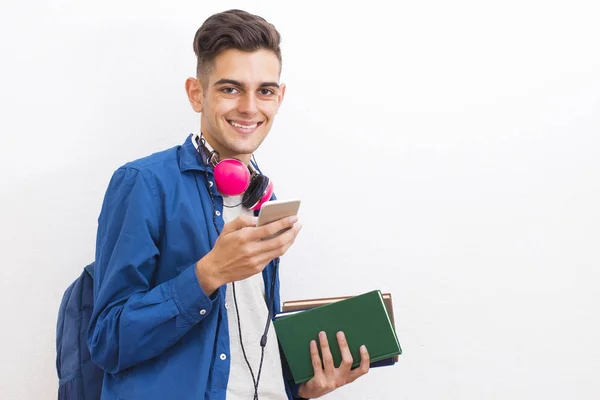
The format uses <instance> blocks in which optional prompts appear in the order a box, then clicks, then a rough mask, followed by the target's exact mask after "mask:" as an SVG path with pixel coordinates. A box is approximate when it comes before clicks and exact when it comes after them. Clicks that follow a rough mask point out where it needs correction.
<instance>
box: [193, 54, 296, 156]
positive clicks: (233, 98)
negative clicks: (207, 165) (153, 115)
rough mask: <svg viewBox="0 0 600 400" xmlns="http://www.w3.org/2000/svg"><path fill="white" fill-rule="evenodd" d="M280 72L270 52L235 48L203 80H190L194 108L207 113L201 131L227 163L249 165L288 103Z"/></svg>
mask: <svg viewBox="0 0 600 400" xmlns="http://www.w3.org/2000/svg"><path fill="white" fill-rule="evenodd" d="M280 70H281V64H280V62H279V60H278V58H277V56H276V55H275V54H274V53H273V52H272V51H270V50H258V51H254V52H246V51H241V50H236V49H229V50H225V51H223V52H221V53H220V54H219V55H217V57H216V58H215V59H214V61H213V62H212V65H211V68H209V69H208V70H207V71H206V73H204V74H202V75H201V76H200V77H199V80H198V79H194V78H190V79H188V80H187V82H186V89H187V92H188V96H189V99H190V102H191V104H192V107H193V108H194V110H195V111H197V112H199V113H201V117H200V129H201V132H202V134H203V135H204V137H205V138H206V140H207V141H208V143H209V144H210V145H211V146H212V147H213V148H214V149H215V150H217V151H218V152H219V154H220V155H221V158H227V157H234V158H238V159H240V160H242V161H243V162H245V163H246V164H248V163H249V161H250V157H251V155H252V153H253V152H254V151H255V150H256V149H257V148H258V147H259V146H260V144H261V143H262V142H263V140H264V139H265V137H266V136H267V134H268V133H269V131H270V130H271V126H272V124H273V120H274V118H275V115H276V114H277V111H278V110H279V106H280V105H281V102H282V101H283V97H284V94H285V85H283V84H279V75H280Z"/></svg>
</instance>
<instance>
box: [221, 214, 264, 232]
mask: <svg viewBox="0 0 600 400" xmlns="http://www.w3.org/2000/svg"><path fill="white" fill-rule="evenodd" d="M256 220H257V219H256V218H254V217H251V216H249V215H240V216H239V217H237V218H235V219H234V220H233V221H230V222H228V223H226V224H225V225H224V226H223V230H222V231H221V235H227V234H229V233H233V232H236V231H239V230H240V229H242V228H248V227H255V226H256Z"/></svg>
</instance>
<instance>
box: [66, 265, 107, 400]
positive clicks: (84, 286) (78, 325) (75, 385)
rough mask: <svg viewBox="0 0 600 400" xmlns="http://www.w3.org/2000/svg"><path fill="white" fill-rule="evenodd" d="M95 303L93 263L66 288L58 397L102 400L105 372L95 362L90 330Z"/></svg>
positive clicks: (71, 399) (78, 399) (74, 399)
mask: <svg viewBox="0 0 600 400" xmlns="http://www.w3.org/2000/svg"><path fill="white" fill-rule="evenodd" d="M93 305H94V263H93V262H92V263H91V264H89V265H87V266H86V267H85V268H84V270H83V272H82V273H81V275H80V276H79V277H78V278H77V279H76V280H75V281H74V282H73V283H72V284H71V285H70V286H69V287H68V288H67V290H65V293H64V295H63V298H62V301H61V303H60V308H59V311H58V321H57V324H56V371H57V373H58V400H99V399H100V393H101V391H102V380H103V379H104V371H103V370H102V369H101V368H100V367H99V366H97V365H96V364H94V362H93V361H92V359H91V356H90V351H89V349H88V346H87V332H88V325H89V322H90V318H91V315H92V308H93Z"/></svg>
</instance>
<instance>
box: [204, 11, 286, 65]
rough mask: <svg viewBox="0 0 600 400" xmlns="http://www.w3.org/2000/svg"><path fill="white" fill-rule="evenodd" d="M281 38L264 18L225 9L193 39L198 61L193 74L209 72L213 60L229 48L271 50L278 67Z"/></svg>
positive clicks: (248, 50) (207, 22)
mask: <svg viewBox="0 0 600 400" xmlns="http://www.w3.org/2000/svg"><path fill="white" fill-rule="evenodd" d="M280 43H281V35H280V34H279V32H278V31H277V29H275V26H273V24H271V23H269V22H267V21H266V20H265V19H264V18H262V17H260V16H258V15H254V14H250V13H249V12H247V11H243V10H228V11H223V12H220V13H217V14H214V15H212V16H210V17H209V18H208V19H207V20H206V21H204V23H203V24H202V26H201V27H200V28H199V29H198V31H197V32H196V35H195V36H194V53H195V54H196V58H197V60H198V62H197V66H196V74H197V75H198V76H200V75H201V74H203V73H207V72H209V71H210V68H211V67H212V64H213V62H214V59H215V57H217V55H219V53H220V52H222V51H224V50H229V49H237V50H241V51H247V52H253V51H257V50H261V49H266V50H271V51H273V53H275V55H276V56H277V59H278V60H279V63H280V64H281V49H280V47H279V45H280Z"/></svg>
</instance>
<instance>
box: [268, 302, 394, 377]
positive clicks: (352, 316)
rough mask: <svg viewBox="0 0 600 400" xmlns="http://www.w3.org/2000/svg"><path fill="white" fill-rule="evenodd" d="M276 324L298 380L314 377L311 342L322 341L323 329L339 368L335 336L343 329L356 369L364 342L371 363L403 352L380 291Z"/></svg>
mask: <svg viewBox="0 0 600 400" xmlns="http://www.w3.org/2000/svg"><path fill="white" fill-rule="evenodd" d="M273 325H274V327H275V331H276V334H277V338H278V340H279V345H280V347H281V349H282V351H283V353H284V356H285V359H286V361H287V364H288V367H289V369H290V372H291V374H292V376H293V378H294V381H295V382H296V383H302V382H305V381H307V380H309V379H310V378H312V377H313V374H314V372H313V367H312V362H311V358H310V347H309V345H310V341H311V340H316V341H317V344H318V343H319V338H318V334H319V332H320V331H324V332H325V333H326V334H327V339H328V341H329V347H330V349H331V354H332V356H333V360H334V365H335V366H336V367H337V366H339V364H340V362H341V353H340V350H339V346H338V344H337V338H336V333H337V332H338V331H343V332H344V334H345V335H346V340H347V341H348V345H349V347H350V352H351V354H352V358H353V360H354V362H353V365H352V367H353V368H355V367H358V366H359V365H360V352H359V348H360V346H361V345H363V344H364V345H365V346H366V347H367V350H368V351H369V355H370V358H371V362H372V363H373V362H377V361H380V360H385V359H390V358H392V357H393V356H396V355H399V354H402V349H401V347H400V343H399V342H398V338H397V336H396V331H395V329H394V326H393V324H392V320H391V318H390V315H389V314H388V311H387V308H386V305H385V302H384V299H383V296H382V294H381V292H380V291H379V290H374V291H371V292H368V293H364V294H361V295H358V296H353V297H349V298H346V299H343V300H339V301H335V302H331V303H329V304H325V305H321V306H317V307H314V308H311V309H307V310H305V311H298V312H294V313H291V314H287V315H286V314H283V315H279V316H278V317H276V319H275V321H274V322H273ZM319 349H320V347H319Z"/></svg>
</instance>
